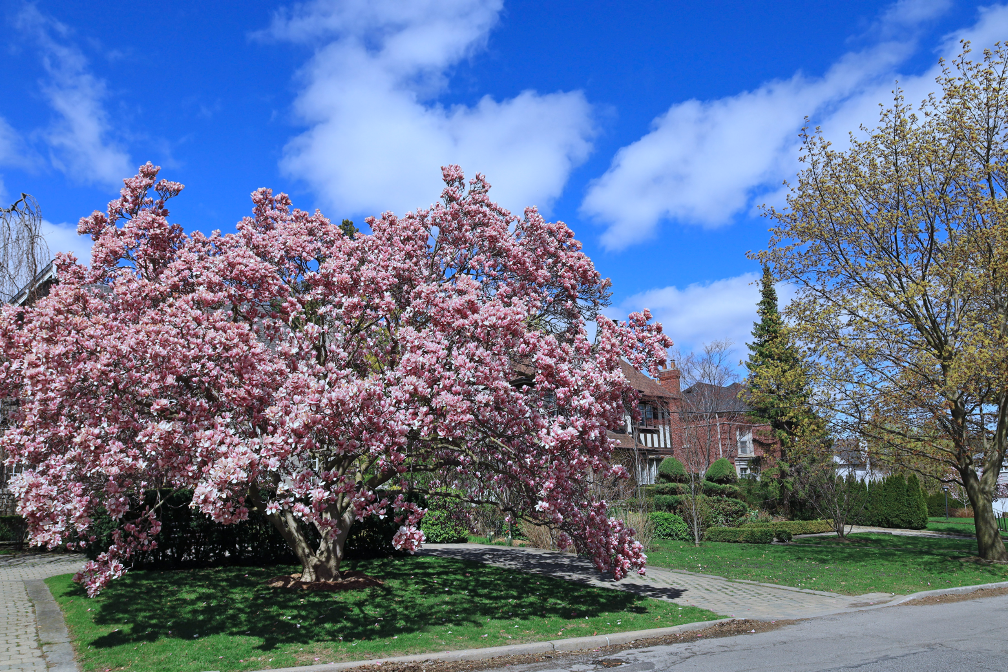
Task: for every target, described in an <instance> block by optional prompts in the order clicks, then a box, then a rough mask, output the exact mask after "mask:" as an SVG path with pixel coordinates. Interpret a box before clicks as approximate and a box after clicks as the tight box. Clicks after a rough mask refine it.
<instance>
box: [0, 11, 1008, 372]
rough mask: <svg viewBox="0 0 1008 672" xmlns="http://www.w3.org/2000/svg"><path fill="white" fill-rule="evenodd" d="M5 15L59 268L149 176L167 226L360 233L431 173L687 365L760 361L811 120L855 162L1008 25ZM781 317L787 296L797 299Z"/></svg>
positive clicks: (762, 17)
mask: <svg viewBox="0 0 1008 672" xmlns="http://www.w3.org/2000/svg"><path fill="white" fill-rule="evenodd" d="M237 6H238V5H237V4H235V3H205V2H202V3H194V2H193V3H190V2H182V1H179V2H173V3H142V2H135V1H134V2H104V3H98V4H96V3H94V2H88V3H84V2H38V3H24V2H14V1H9V0H0V22H2V23H3V26H4V34H5V44H4V45H2V46H0V59H2V61H0V63H2V67H0V87H2V88H0V91H2V92H3V93H2V95H0V201H2V202H4V203H9V202H11V201H13V200H14V199H15V198H17V195H18V194H19V193H20V192H22V191H25V192H28V193H31V194H33V195H34V196H35V197H36V198H37V199H38V201H39V203H40V204H41V207H42V210H43V214H44V216H45V218H46V220H47V222H48V224H47V231H48V235H49V239H50V246H51V247H53V248H54V249H73V250H74V251H76V252H77V253H78V255H79V256H82V258H83V255H85V254H86V253H87V249H88V241H86V240H82V239H78V238H77V237H76V236H75V234H74V230H75V226H76V222H77V220H78V219H79V218H80V217H81V216H83V215H86V214H88V213H90V212H91V211H92V210H94V209H102V208H103V207H104V205H105V204H106V203H107V202H108V201H109V200H110V199H111V198H113V197H114V196H115V195H116V193H117V191H118V187H119V186H120V185H121V179H122V178H123V177H127V176H130V175H132V174H133V173H134V172H135V168H136V166H137V165H139V164H141V163H144V162H146V161H148V160H150V161H152V162H154V163H155V164H158V165H161V166H163V170H162V175H163V176H165V177H167V178H169V179H172V180H176V181H179V182H182V183H184V184H185V185H186V190H185V191H184V192H183V194H182V195H181V196H180V197H179V198H177V199H176V200H175V202H174V208H173V212H172V214H173V218H174V219H175V221H178V222H180V223H181V224H182V225H183V226H184V227H185V228H186V229H187V230H190V231H191V230H202V231H207V232H209V231H211V230H213V229H222V230H224V231H231V230H234V224H235V222H237V221H238V220H239V219H240V218H241V217H242V216H244V215H245V214H247V213H248V212H249V210H250V201H249V197H248V196H249V193H250V192H251V191H253V190H254V189H256V188H258V187H261V186H266V187H272V188H273V189H274V190H277V191H286V192H288V193H290V194H291V196H292V198H293V199H294V203H295V205H297V206H298V207H301V208H303V209H314V208H316V207H317V208H320V209H321V210H322V211H323V212H324V213H325V214H326V215H328V216H329V217H331V218H333V219H337V220H338V219H342V218H343V217H350V218H352V219H354V220H355V221H357V222H358V223H360V222H362V220H363V218H364V217H365V216H367V215H373V214H378V213H380V212H381V211H383V210H393V211H395V212H396V213H399V214H401V213H403V212H405V211H407V210H412V209H415V208H417V207H424V206H427V205H429V204H430V203H431V202H433V201H435V200H436V199H437V197H438V194H439V192H440V186H439V176H440V170H439V166H440V165H442V164H444V163H449V162H452V163H460V164H461V165H462V167H463V168H464V169H465V171H466V172H467V174H470V175H471V174H473V173H475V172H476V171H479V172H483V173H484V174H486V175H487V177H488V179H489V180H490V182H491V183H492V184H493V185H494V188H493V190H492V192H491V193H492V194H493V195H495V196H496V197H497V199H498V200H500V201H501V202H502V203H503V204H504V205H506V206H508V207H510V208H512V209H514V210H515V211H520V210H521V208H523V207H524V206H526V205H533V204H534V205H537V206H539V207H540V209H541V210H543V211H544V212H545V213H546V214H547V215H548V217H550V218H551V219H561V220H563V221H565V222H567V224H568V225H570V226H571V227H572V228H573V229H574V231H575V232H576V233H577V236H578V238H579V239H580V240H581V241H582V242H583V243H584V245H585V249H586V251H587V252H588V253H589V254H590V255H591V257H592V259H593V260H594V261H595V264H596V266H597V267H598V268H599V269H600V271H601V272H602V273H603V274H604V275H607V276H609V277H611V278H612V280H613V290H614V306H613V308H612V310H611V313H612V316H614V317H616V316H621V315H625V314H626V313H627V312H628V311H629V310H633V309H638V308H641V307H645V306H648V307H650V308H651V309H652V311H653V312H654V313H655V314H656V316H657V317H658V318H659V319H660V320H661V321H662V322H664V323H665V325H666V328H667V330H668V331H669V333H670V334H671V336H672V338H673V339H674V340H675V341H676V343H677V345H678V346H679V347H680V348H681V349H683V350H689V349H692V348H694V347H697V346H699V345H700V344H702V343H703V342H705V341H708V340H711V339H716V338H726V337H727V338H731V339H732V340H734V341H735V342H736V344H737V347H738V354H739V357H742V356H743V355H744V351H745V348H744V342H745V340H746V338H747V337H748V334H749V330H750V328H751V326H752V321H753V319H754V317H755V304H756V301H757V298H758V297H757V290H756V287H755V286H754V285H753V284H752V281H753V280H754V278H755V276H756V273H757V272H758V268H757V267H756V265H755V264H754V263H753V262H750V261H748V260H747V259H746V257H745V253H746V252H747V251H748V250H757V249H760V248H762V247H763V246H765V245H766V242H767V224H766V222H765V221H764V220H762V219H761V218H760V217H759V216H758V213H757V211H756V208H757V207H758V206H759V205H760V204H762V203H771V204H778V205H779V204H780V203H782V201H783V194H782V191H781V186H780V185H781V182H782V181H783V180H785V179H788V178H790V177H792V176H793V175H794V173H795V171H796V168H797V138H798V131H799V129H800V128H801V125H802V121H803V119H804V118H805V117H806V116H808V117H810V118H811V119H812V120H813V122H814V123H816V124H821V125H822V127H823V129H824V131H825V132H826V134H827V136H828V137H830V138H832V139H834V140H836V141H837V142H838V144H841V145H842V144H843V141H844V139H845V138H846V137H847V132H848V131H853V130H856V129H857V128H858V126H859V125H861V124H868V125H872V124H874V122H875V121H876V120H877V114H878V104H879V103H886V102H888V101H890V100H891V91H892V89H893V88H894V86H895V83H896V81H897V80H898V81H899V82H900V85H901V86H903V87H904V88H905V89H906V93H907V97H908V99H910V100H920V99H922V98H923V97H924V96H925V95H926V94H927V93H928V92H929V91H932V90H933V89H934V77H935V75H936V74H937V67H938V66H937V64H938V59H939V57H941V56H943V55H944V56H948V55H954V54H955V53H956V52H957V51H958V46H957V45H958V40H959V39H962V38H967V39H971V40H973V42H974V45H975V46H976V47H982V46H986V45H989V44H992V43H993V42H994V41H995V40H998V39H1008V7H1006V6H1003V5H997V4H977V3H973V2H965V1H962V2H957V1H955V0H918V1H909V0H906V1H901V2H896V3H879V2H861V1H858V0H850V1H848V2H844V3H836V2H792V1H789V0H785V1H778V2H774V3H753V2H750V3H744V2H706V3H695V2H689V3H687V2H665V3H654V2H634V1H629V0H626V1H624V2H619V3H615V2H606V3H602V2H569V3H568V2H554V3H542V2H502V1H501V0H444V1H440V2H436V1H433V0H412V1H406V2H393V1H390V0H373V1H371V2H365V1H363V0H344V1H342V2H322V1H318V2H308V3H303V4H290V3H278V2H258V1H247V2H245V3H241V5H240V6H241V10H240V11H238V10H236V9H235V7H237ZM781 289H782V294H783V295H784V296H785V297H786V295H787V293H788V292H787V288H786V287H785V288H781Z"/></svg>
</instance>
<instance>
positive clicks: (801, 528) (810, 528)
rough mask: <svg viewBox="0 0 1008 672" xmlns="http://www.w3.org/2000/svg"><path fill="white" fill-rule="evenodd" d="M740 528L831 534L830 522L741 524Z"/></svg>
mask: <svg viewBox="0 0 1008 672" xmlns="http://www.w3.org/2000/svg"><path fill="white" fill-rule="evenodd" d="M741 527H744V528H749V529H755V528H760V529H771V530H786V531H787V532H789V533H790V534H792V535H798V534H821V533H822V532H832V531H833V522H832V521H830V520H782V521H779V522H766V523H762V522H760V523H743V524H742V525H741Z"/></svg>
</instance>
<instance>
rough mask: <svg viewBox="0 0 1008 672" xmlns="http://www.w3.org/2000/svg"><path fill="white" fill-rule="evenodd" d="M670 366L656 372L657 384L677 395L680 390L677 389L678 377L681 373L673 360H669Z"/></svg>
mask: <svg viewBox="0 0 1008 672" xmlns="http://www.w3.org/2000/svg"><path fill="white" fill-rule="evenodd" d="M670 364H671V366H669V368H667V369H662V370H661V371H659V372H658V384H659V385H661V386H662V387H663V388H665V389H666V390H667V391H668V392H671V393H672V394H673V395H675V396H676V397H678V396H679V395H680V393H681V392H682V390H680V389H679V378H680V376H681V375H682V374H680V373H679V369H677V368H676V365H675V362H670Z"/></svg>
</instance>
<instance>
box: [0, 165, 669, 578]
mask: <svg viewBox="0 0 1008 672" xmlns="http://www.w3.org/2000/svg"><path fill="white" fill-rule="evenodd" d="M443 172H444V181H445V189H444V191H443V193H442V200H441V202H440V203H439V204H437V205H435V206H433V207H431V208H430V209H429V210H418V211H417V212H415V213H410V214H407V215H406V216H404V217H402V218H397V217H396V216H394V215H393V214H391V213H386V214H384V215H382V217H381V218H378V219H373V218H372V219H368V224H369V226H370V229H371V233H370V234H367V235H365V234H362V233H356V234H355V235H353V236H350V235H347V234H346V233H345V232H344V231H343V230H341V229H340V227H339V226H337V225H334V224H333V223H331V222H330V221H329V220H328V219H326V218H325V217H324V216H322V214H321V213H319V212H317V211H316V212H315V213H314V214H309V213H307V212H303V211H300V210H296V209H293V208H292V207H291V202H290V199H289V198H288V197H287V196H286V195H284V194H280V195H273V194H272V192H270V191H269V190H266V189H260V190H259V191H257V192H255V193H254V194H252V200H253V203H254V209H253V215H252V216H251V217H246V218H245V219H243V220H242V222H241V223H240V224H239V225H238V232H237V233H236V234H228V235H221V234H220V233H219V232H217V233H214V234H213V235H211V236H209V237H208V236H204V235H203V234H200V233H193V234H191V235H187V234H185V233H184V232H183V230H182V228H181V227H180V226H179V225H178V224H174V223H169V221H168V211H167V209H166V207H165V205H166V202H167V201H168V199H170V198H172V197H174V196H176V195H177V194H178V193H179V192H180V191H181V190H182V186H181V185H179V184H176V183H172V182H167V181H164V180H161V181H157V173H158V169H157V168H156V167H154V166H151V165H150V164H147V165H146V166H143V167H141V169H140V172H139V174H138V175H137V176H136V177H134V178H131V179H128V180H126V181H125V187H124V188H123V189H122V194H121V198H119V199H117V200H115V201H113V202H111V203H110V204H109V207H108V211H107V212H106V213H101V212H95V213H94V214H92V215H91V216H90V217H86V218H83V219H82V220H81V222H80V225H79V231H80V232H81V233H87V234H90V235H91V236H92V238H93V240H94V247H93V257H92V262H91V266H90V268H89V269H86V268H84V267H83V266H81V265H78V264H77V263H76V261H75V260H74V259H73V258H72V257H69V256H61V257H60V258H59V259H58V261H57V265H58V275H59V284H58V286H56V287H55V288H54V289H53V291H52V292H51V293H50V295H49V296H48V297H46V298H43V299H41V300H40V301H38V302H37V303H36V304H35V305H33V306H31V307H29V308H21V309H18V308H14V307H9V306H7V307H4V308H3V311H4V312H3V316H2V321H0V360H2V361H0V378H2V382H0V385H2V387H3V389H0V396H6V397H14V398H16V399H17V400H18V406H17V409H16V411H15V413H14V416H13V417H12V423H11V427H10V428H9V429H8V430H7V431H6V433H4V434H3V437H2V439H0V441H2V442H3V445H4V447H5V448H6V449H7V451H8V454H9V455H10V459H11V461H16V462H20V463H22V464H23V465H24V472H23V473H22V474H21V475H20V476H19V477H17V478H16V479H15V481H14V482H13V483H12V488H13V490H14V492H15V493H16V494H17V496H18V498H19V504H18V510H19V512H20V513H21V514H22V515H23V516H24V517H25V519H26V520H27V522H28V525H29V528H30V534H31V540H32V542H33V543H35V544H41V545H46V546H48V547H50V548H53V547H55V546H57V545H61V544H82V545H83V544H84V543H85V542H84V540H86V539H87V538H88V537H89V525H90V524H91V521H92V518H93V516H94V515H95V512H96V511H97V510H98V509H99V507H101V508H104V509H105V510H107V512H108V513H109V514H110V515H111V516H112V518H113V519H116V520H119V521H120V526H119V529H118V531H117V532H116V533H115V535H114V543H113V544H112V546H111V547H110V548H109V549H108V551H107V552H106V553H104V554H102V555H101V556H99V557H98V559H97V560H96V561H94V562H89V563H88V564H87V565H86V567H85V569H84V571H83V572H82V573H81V574H80V575H78V580H79V581H82V582H83V583H84V584H85V586H86V587H87V589H88V592H89V593H90V594H95V593H97V592H98V591H99V590H100V589H101V588H102V587H103V586H104V585H106V584H107V582H108V581H109V580H110V579H112V578H115V577H116V576H118V575H120V574H121V573H122V572H123V571H125V568H126V567H127V566H128V565H129V562H130V556H131V555H132V554H133V553H135V552H136V551H137V550H138V549H144V548H150V547H151V545H152V544H155V543H156V535H157V532H158V529H159V523H158V505H157V503H155V504H154V505H153V506H149V507H148V508H146V509H144V510H142V511H139V512H138V511H137V509H136V503H137V502H138V501H143V500H144V497H143V494H144V493H147V492H158V491H171V490H174V489H182V488H185V489H192V490H193V491H194V496H193V500H192V506H193V507H195V508H198V509H199V510H200V511H202V512H204V513H206V514H208V515H210V516H212V517H213V519H214V520H216V521H219V522H221V523H233V522H237V521H241V520H243V519H245V518H246V517H247V516H248V513H249V511H250V510H253V509H255V510H261V511H262V512H264V513H265V515H266V516H267V518H268V520H269V521H270V522H271V524H272V525H273V526H275V527H276V529H277V530H278V531H279V532H280V533H281V534H282V535H283V537H284V539H285V540H286V541H287V543H288V544H289V545H290V548H291V549H292V551H293V552H294V554H295V555H296V556H297V558H298V559H299V560H300V562H301V565H302V567H303V574H302V578H303V580H306V581H311V580H339V568H340V562H341V560H342V559H343V548H344V542H345V540H346V538H347V535H348V533H349V531H350V529H351V527H352V526H353V524H354V522H355V521H360V520H362V519H363V518H364V517H366V516H369V515H373V514H377V515H382V516H394V517H395V520H396V521H398V522H399V524H400V527H399V531H398V533H397V534H396V536H395V539H394V545H395V546H396V547H397V548H400V549H407V550H410V551H412V550H415V549H416V548H417V547H418V546H419V545H420V544H421V543H422V542H423V534H422V533H421V532H420V531H419V529H418V525H419V522H420V519H421V518H422V516H423V514H424V510H423V509H421V508H419V507H418V506H416V505H415V504H412V503H410V502H408V501H407V500H406V498H405V497H404V496H403V494H402V493H407V492H411V491H420V492H440V493H444V492H451V493H454V494H455V496H460V495H459V494H458V493H463V494H462V495H461V496H462V497H463V498H465V499H466V500H467V501H473V502H488V501H489V502H496V503H501V502H506V503H507V504H506V508H507V510H508V512H509V514H511V515H512V516H515V517H520V518H526V519H530V520H533V521H535V522H538V523H542V524H547V525H550V526H552V527H553V529H555V530H556V531H557V533H558V538H559V540H560V543H561V544H563V545H569V544H573V545H574V546H575V547H577V549H578V550H579V551H581V552H584V553H587V554H588V555H590V557H592V558H593V559H594V562H595V564H596V565H597V566H598V567H599V568H600V569H603V570H607V571H611V572H612V574H613V575H614V576H615V577H616V578H621V577H622V576H624V575H626V574H627V573H628V572H630V571H640V572H643V567H644V561H645V556H644V554H643V552H642V548H641V545H640V544H639V543H638V542H637V541H636V540H635V539H634V538H633V530H631V529H629V528H627V527H626V526H625V525H624V524H623V522H622V521H620V520H617V519H614V518H612V517H610V515H609V510H608V508H607V505H606V502H604V501H597V500H595V499H593V497H592V496H591V494H590V492H591V488H590V485H591V483H592V482H593V481H597V479H602V478H613V477H617V478H618V477H625V476H626V472H625V470H624V469H623V468H622V467H620V466H618V465H613V464H611V462H610V456H611V452H612V445H611V443H610V441H609V440H608V439H607V437H606V429H607V428H615V427H618V426H620V425H621V424H622V422H623V414H624V412H625V410H624V409H626V408H630V409H635V408H636V399H635V398H634V390H633V389H632V388H631V387H630V385H629V384H628V383H627V381H626V380H625V379H624V377H623V375H622V373H621V372H620V366H619V362H620V359H621V358H625V359H626V360H628V361H629V362H630V363H632V364H633V365H634V366H636V367H638V368H640V369H644V370H649V371H651V372H652V373H655V372H656V367H657V365H658V364H659V363H660V362H664V361H665V356H666V349H667V348H668V347H669V346H670V345H671V341H670V340H669V339H668V337H667V336H665V335H664V334H663V333H662V330H661V326H660V325H657V324H651V323H650V315H649V314H648V313H647V312H645V313H644V314H636V313H635V314H632V315H630V318H629V319H628V320H627V322H625V323H622V324H616V323H614V322H612V321H610V320H607V319H605V318H601V317H600V316H599V310H600V308H601V307H603V306H604V305H605V304H606V302H607V300H608V296H609V291H608V286H609V283H608V280H604V279H602V278H601V277H600V276H599V274H598V272H597V271H596V270H595V268H594V266H593V265H592V263H591V261H590V260H589V259H588V257H587V256H585V254H584V253H583V252H582V251H581V246H580V244H579V243H578V242H577V241H576V240H575V239H574V236H573V233H572V232H571V230H570V229H568V228H567V227H566V226H565V225H564V224H562V223H549V222H546V221H545V220H544V219H543V218H542V217H541V216H540V215H539V213H538V212H537V211H536V210H535V209H534V208H529V209H527V210H526V211H525V213H524V217H523V218H520V219H519V218H516V217H514V216H512V215H511V214H510V213H509V212H508V211H507V210H504V209H503V208H501V207H500V206H498V205H497V204H495V203H493V202H492V201H491V200H490V199H489V197H488V193H487V192H488V190H489V185H488V184H487V182H486V181H485V180H484V179H483V177H482V176H479V175H477V176H476V178H475V179H473V180H472V181H470V182H469V183H468V185H467V184H466V182H465V180H464V177H463V175H462V172H461V170H460V169H459V168H458V167H455V166H452V167H448V168H445V169H444V171H443ZM152 191H153V192H154V193H153V194H152V193H151V192H152ZM597 318H598V328H597V330H596V331H597V333H596V335H595V338H594V340H593V341H590V340H589V338H588V336H587V333H586V324H587V323H588V322H590V321H594V320H596V319H597ZM389 493H391V494H389ZM124 516H125V517H126V518H128V520H126V519H124Z"/></svg>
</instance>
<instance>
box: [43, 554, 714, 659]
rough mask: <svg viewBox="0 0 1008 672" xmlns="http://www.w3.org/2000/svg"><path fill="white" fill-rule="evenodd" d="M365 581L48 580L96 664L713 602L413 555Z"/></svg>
mask: <svg viewBox="0 0 1008 672" xmlns="http://www.w3.org/2000/svg"><path fill="white" fill-rule="evenodd" d="M353 568H354V569H357V570H360V571H363V572H365V573H367V574H369V575H370V576H373V577H375V578H379V579H381V580H382V581H384V585H383V586H380V587H373V588H369V589H367V590H364V591H352V592H308V591H283V590H275V589H270V588H267V587H265V586H264V583H265V581H266V580H267V579H268V578H269V577H271V576H275V575H277V574H282V573H289V572H292V571H295V568H292V567H272V568H264V569H260V568H248V567H227V568H215V569H205V570H187V571H177V572H129V573H127V574H126V575H125V576H123V577H122V578H121V579H118V580H116V581H114V582H113V583H112V584H111V585H110V586H109V587H108V588H107V589H106V590H105V591H104V592H103V593H102V594H101V595H100V596H98V597H97V598H95V599H88V598H87V597H86V596H85V594H84V593H83V591H82V590H81V589H80V588H79V587H78V586H77V585H76V584H74V583H73V582H72V581H71V578H70V576H69V575H64V576H60V577H53V578H51V579H48V580H47V583H48V584H49V587H50V590H51V591H52V593H53V596H54V597H55V598H56V601H57V602H58V603H59V605H60V607H61V608H62V609H63V613H64V616H65V617H66V621H67V626H68V627H69V630H70V634H71V639H72V640H73V642H74V645H75V647H76V649H77V652H78V661H80V663H81V666H82V667H83V669H84V670H87V671H89V672H90V671H92V670H106V669H108V670H131V671H133V670H135V671H138V672H140V671H146V670H152V671H153V670H167V669H171V670H178V671H180V672H186V671H192V672H198V671H200V670H221V672H226V671H229V670H255V669H261V668H270V667H286V666H293V665H305V664H308V665H310V664H315V663H323V662H339V661H346V660H362V659H369V658H379V657H383V656H396V655H407V654H414V653H425V652H432V651H445V650H451V649H462V648H475V647H484V646H500V645H504V644H519V643H524V642H533V641H542V640H547V639H559V638H567V637H579V636H588V635H592V634H610V633H613V632H624V631H628V630H643V629H649V628H659V627H668V626H672V625H679V624H683V623H693V622H697V621H706V620H713V619H717V618H719V616H718V615H717V614H714V613H713V612H710V611H707V610H703V609H697V608H695V607H690V606H686V605H683V606H680V605H678V604H676V603H673V602H666V601H660V600H653V599H648V598H644V597H640V596H637V595H634V594H632V593H626V592H623V591H618V590H610V589H605V588H594V587H590V586H583V585H580V584H576V583H571V582H567V581H563V580H560V579H551V578H548V577H543V576H538V575H532V574H523V573H520V572H516V571H511V570H506V569H501V568H496V567H491V566H488V565H483V564H476V563H468V562H464V561H460V560H453V559H446V558H433V557H411V558H389V559H384V560H372V561H366V562H360V563H358V564H357V565H356V567H353Z"/></svg>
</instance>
